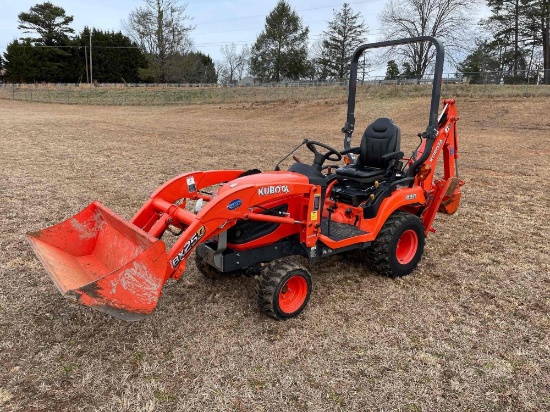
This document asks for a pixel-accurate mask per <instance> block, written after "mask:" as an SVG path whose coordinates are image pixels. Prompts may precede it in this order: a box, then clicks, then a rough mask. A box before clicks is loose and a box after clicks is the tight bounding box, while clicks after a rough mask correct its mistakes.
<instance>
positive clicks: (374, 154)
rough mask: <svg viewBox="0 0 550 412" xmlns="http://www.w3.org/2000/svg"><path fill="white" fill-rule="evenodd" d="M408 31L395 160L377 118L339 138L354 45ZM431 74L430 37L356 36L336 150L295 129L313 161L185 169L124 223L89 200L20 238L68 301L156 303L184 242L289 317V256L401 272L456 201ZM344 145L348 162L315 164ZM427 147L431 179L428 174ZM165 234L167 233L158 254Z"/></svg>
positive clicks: (295, 283)
mask: <svg viewBox="0 0 550 412" xmlns="http://www.w3.org/2000/svg"><path fill="white" fill-rule="evenodd" d="M413 42H427V43H429V44H430V45H431V46H430V47H434V48H435V51H436V63H435V74H434V80H433V85H432V100H431V106H430V117H429V121H428V127H427V129H426V131H425V132H424V133H421V134H420V137H421V143H420V145H419V146H418V148H417V149H416V150H415V151H414V152H413V153H412V155H411V156H410V157H404V154H403V152H401V151H400V139H401V136H400V132H399V128H398V127H397V125H396V124H394V123H393V121H392V120H391V119H388V118H380V119H377V120H375V121H374V122H372V123H371V124H370V125H369V126H368V127H367V129H366V130H365V132H364V134H363V136H362V137H361V140H360V143H359V145H358V146H357V147H352V146H351V136H352V133H353V129H354V125H355V116H354V109H355V89H356V78H357V62H358V59H359V57H360V55H361V54H362V53H363V52H364V51H365V50H367V49H371V48H378V47H386V46H395V45H400V44H408V43H413ZM442 71H443V46H442V44H441V43H440V42H439V41H438V40H437V39H435V38H432V37H417V38H411V39H402V40H395V41H388V42H382V43H373V44H365V45H362V46H360V47H359V48H358V49H357V50H356V51H355V53H354V55H353V58H352V61H351V73H350V82H349V97H348V112H347V120H346V123H345V125H344V128H343V132H344V133H345V139H344V150H341V151H340V150H337V149H335V148H332V147H330V146H327V145H326V144H323V143H320V142H316V141H309V140H305V141H304V142H303V143H302V144H305V145H306V146H307V148H308V149H309V150H311V152H312V153H313V162H312V163H311V164H305V163H300V162H298V161H297V162H296V163H294V164H292V165H291V166H290V168H289V169H288V170H287V171H281V170H279V167H278V166H277V167H276V168H275V169H276V170H275V171H269V172H263V173H261V172H260V171H258V170H249V171H245V170H211V171H193V172H188V173H184V174H183V175H181V176H178V177H176V178H174V179H172V180H170V181H169V182H167V183H165V184H164V185H163V186H161V187H160V188H159V189H158V190H157V191H155V192H154V193H153V194H152V195H151V197H150V198H149V199H148V200H147V201H146V202H145V204H144V205H143V207H142V208H141V209H140V210H139V211H138V212H137V213H136V214H135V216H134V217H133V218H132V220H131V221H130V222H127V221H125V220H124V219H122V218H121V217H119V216H117V215H116V214H115V213H113V212H112V211H111V210H109V209H107V208H106V207H105V206H103V205H101V204H100V203H98V202H93V203H92V204H90V205H89V206H88V207H87V208H85V209H84V210H82V211H81V212H79V213H78V214H76V215H75V216H73V217H71V218H70V219H68V220H67V221H65V222H62V223H59V224H57V225H55V226H52V227H50V228H47V229H44V230H41V231H39V232H34V233H29V234H28V236H29V240H30V243H31V245H32V247H33V248H34V250H35V252H36V254H37V255H38V256H39V258H40V259H41V261H42V263H43V264H44V266H45V267H46V269H47V270H48V271H49V272H50V274H51V276H52V278H53V279H54V281H55V283H56V285H57V287H58V288H59V289H60V290H61V292H62V293H63V294H64V295H65V296H66V297H67V298H69V299H72V300H74V301H77V302H80V303H82V304H84V305H87V306H91V307H93V308H95V309H99V310H101V311H104V312H107V313H110V314H112V315H114V316H117V317H119V318H123V319H127V320H135V319H140V318H142V317H144V316H146V315H148V314H150V313H151V312H152V311H153V310H154V309H155V307H156V305H157V301H158V298H159V296H160V293H161V289H162V287H163V285H164V284H165V282H166V281H167V280H168V279H169V278H173V279H178V278H180V276H181V275H182V273H183V271H184V269H185V267H186V264H187V261H188V259H189V258H190V256H192V252H193V251H195V250H196V254H195V259H196V264H197V268H198V270H199V271H200V272H202V273H203V274H205V275H207V276H209V277H218V276H221V275H223V274H226V273H230V272H236V271H246V272H247V273H253V274H255V275H256V276H257V277H258V279H259V280H258V303H259V305H260V308H261V309H262V310H263V311H264V312H265V313H266V314H267V315H269V316H271V317H273V318H275V319H286V318H290V317H293V316H296V315H298V314H299V313H300V312H301V311H302V310H303V309H304V307H305V306H306V304H307V302H308V300H309V296H310V292H311V278H310V274H309V273H308V271H307V270H306V268H305V267H303V266H301V265H300V264H298V263H296V262H295V261H296V259H291V260H289V259H288V257H291V256H296V255H298V256H304V257H306V258H309V259H311V260H316V259H322V258H325V257H328V256H330V255H333V254H336V253H342V252H349V251H352V250H355V249H363V250H364V253H363V255H364V256H365V263H367V264H368V265H369V266H370V267H371V268H373V269H374V270H376V271H378V272H379V273H381V274H383V275H388V276H393V277H396V276H403V275H406V274H408V273H409V272H411V271H412V270H413V269H414V268H415V267H416V266H417V264H418V262H419V261H420V259H421V256H422V252H423V249H424V242H425V239H426V236H427V234H428V233H429V232H430V231H433V228H432V222H433V220H434V217H435V215H436V213H437V212H442V213H446V214H453V213H454V212H455V211H456V210H457V208H458V204H459V201H460V187H461V186H462V184H463V182H462V180H460V179H459V178H458V174H457V168H456V159H457V158H458V141H457V131H456V126H455V123H456V121H457V119H458V117H457V111H456V107H455V102H454V101H453V100H444V101H443V105H442V110H441V112H440V114H439V116H438V106H439V97H440V91H441V81H442V80H441V79H442ZM344 156H345V157H346V158H347V159H348V162H346V163H347V164H345V165H342V166H341V167H337V168H335V167H334V166H332V167H327V166H325V162H326V161H327V160H328V161H330V162H339V161H341V160H342V158H343V157H344ZM440 156H443V161H444V171H443V176H442V177H440V178H438V179H435V178H434V171H435V168H436V164H437V162H438V160H439V158H440ZM209 190H210V191H209ZM192 201H194V203H195V204H194V207H192V208H191V203H192ZM165 231H170V232H172V233H173V234H175V235H176V236H177V240H176V242H175V243H174V245H173V246H172V247H171V248H170V250H168V251H167V250H166V246H165V243H164V242H163V240H161V238H162V235H163V234H164V233H165Z"/></svg>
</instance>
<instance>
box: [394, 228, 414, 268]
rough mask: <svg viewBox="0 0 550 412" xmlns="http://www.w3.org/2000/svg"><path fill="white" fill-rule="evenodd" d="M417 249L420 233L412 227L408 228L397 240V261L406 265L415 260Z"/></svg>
mask: <svg viewBox="0 0 550 412" xmlns="http://www.w3.org/2000/svg"><path fill="white" fill-rule="evenodd" d="M417 250H418V235H417V234H416V232H415V231H414V230H412V229H409V230H406V231H405V232H403V234H401V237H400V238H399V240H398V241H397V248H396V249H395V256H396V257H397V261H398V262H399V263H401V264H402V265H406V264H407V263H409V262H410V261H411V260H413V258H414V255H416V251H417Z"/></svg>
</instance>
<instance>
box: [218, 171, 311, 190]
mask: <svg viewBox="0 0 550 412" xmlns="http://www.w3.org/2000/svg"><path fill="white" fill-rule="evenodd" d="M308 183H309V180H308V178H307V177H306V176H304V175H301V174H299V173H293V172H287V171H279V172H264V173H256V174H253V175H248V176H243V177H239V178H238V179H235V180H232V181H230V182H228V183H226V184H225V185H223V186H222V187H220V188H219V190H218V192H217V194H218V195H221V194H224V193H225V192H227V191H229V190H231V189H233V188H234V187H237V186H245V185H256V186H258V185H262V186H264V187H261V188H260V189H258V190H262V191H265V194H269V193H270V192H271V194H273V193H280V192H281V191H283V192H284V191H285V190H288V185H292V184H308ZM285 188H286V189H285Z"/></svg>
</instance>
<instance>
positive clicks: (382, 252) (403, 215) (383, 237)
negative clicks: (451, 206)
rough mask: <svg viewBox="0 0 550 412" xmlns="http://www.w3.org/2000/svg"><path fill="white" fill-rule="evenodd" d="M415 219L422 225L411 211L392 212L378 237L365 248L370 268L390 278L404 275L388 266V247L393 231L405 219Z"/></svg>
mask: <svg viewBox="0 0 550 412" xmlns="http://www.w3.org/2000/svg"><path fill="white" fill-rule="evenodd" d="M411 219H416V220H418V221H419V222H420V224H421V225H422V222H421V220H420V219H419V218H418V216H415V215H413V214H411V213H408V212H405V211H402V210H398V211H396V212H394V213H393V214H392V215H391V216H390V217H389V218H388V220H386V223H384V226H383V227H382V229H381V230H380V233H379V234H378V237H377V238H376V240H375V241H374V242H373V243H372V245H371V246H370V247H369V248H367V249H366V251H365V252H366V253H365V255H366V261H367V264H368V265H369V266H370V267H371V269H373V270H375V271H376V272H378V273H379V274H380V275H382V276H388V277H392V278H396V277H401V276H404V275H397V274H395V273H394V272H393V271H392V269H391V266H390V261H389V257H390V252H389V247H390V243H391V240H392V237H393V235H394V233H395V232H396V231H397V230H398V229H399V227H401V226H402V225H403V224H404V223H405V222H406V221H407V220H411Z"/></svg>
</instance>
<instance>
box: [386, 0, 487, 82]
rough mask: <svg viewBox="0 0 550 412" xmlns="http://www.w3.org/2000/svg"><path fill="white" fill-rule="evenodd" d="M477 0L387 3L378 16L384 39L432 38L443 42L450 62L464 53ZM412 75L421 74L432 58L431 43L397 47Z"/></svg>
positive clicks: (395, 1)
mask: <svg viewBox="0 0 550 412" xmlns="http://www.w3.org/2000/svg"><path fill="white" fill-rule="evenodd" d="M476 4H477V0H389V1H388V3H386V6H385V8H384V10H383V11H382V13H381V15H380V21H381V23H382V32H383V36H384V38H385V39H387V40H390V39H398V38H402V37H417V36H433V37H438V38H440V39H442V40H443V41H444V42H445V51H446V55H447V57H449V58H450V60H451V61H455V59H454V58H455V56H457V55H458V53H459V52H460V51H461V50H464V49H465V48H466V46H467V41H468V40H469V36H468V32H469V28H470V27H472V26H473V21H472V16H473V15H474V13H472V8H473V7H474V6H475V5H476ZM398 50H399V53H400V54H401V56H402V60H403V62H404V63H408V64H409V65H410V67H411V68H412V71H413V72H414V74H415V75H420V76H421V75H424V73H425V72H426V69H427V68H428V67H429V66H430V64H431V63H432V61H433V59H434V58H435V48H434V47H433V46H432V45H431V43H426V42H421V43H412V44H408V45H404V46H400V47H399V48H398Z"/></svg>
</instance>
